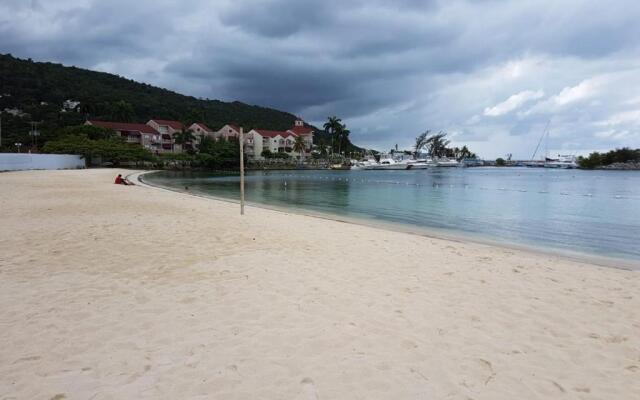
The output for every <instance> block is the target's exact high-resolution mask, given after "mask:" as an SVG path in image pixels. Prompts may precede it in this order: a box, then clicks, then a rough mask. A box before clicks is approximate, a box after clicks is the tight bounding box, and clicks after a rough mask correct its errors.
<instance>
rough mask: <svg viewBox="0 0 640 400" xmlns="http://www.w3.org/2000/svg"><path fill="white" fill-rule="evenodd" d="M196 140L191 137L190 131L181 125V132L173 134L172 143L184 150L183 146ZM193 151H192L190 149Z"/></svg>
mask: <svg viewBox="0 0 640 400" xmlns="http://www.w3.org/2000/svg"><path fill="white" fill-rule="evenodd" d="M194 140H196V137H195V136H194V135H193V132H191V130H190V129H187V128H186V126H185V125H182V130H181V131H180V132H176V133H174V134H173V141H174V142H175V143H176V144H179V145H181V146H182V148H183V149H184V145H185V144H187V143H191V142H193V141H194ZM190 151H193V149H190Z"/></svg>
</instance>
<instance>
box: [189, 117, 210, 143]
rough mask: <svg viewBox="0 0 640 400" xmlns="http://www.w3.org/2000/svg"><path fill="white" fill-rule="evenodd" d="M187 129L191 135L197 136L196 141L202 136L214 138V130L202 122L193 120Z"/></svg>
mask: <svg viewBox="0 0 640 400" xmlns="http://www.w3.org/2000/svg"><path fill="white" fill-rule="evenodd" d="M189 130H190V131H191V132H192V133H193V135H194V136H195V137H196V138H198V142H200V141H201V140H202V138H203V137H205V136H208V137H210V138H215V134H216V132H214V131H213V130H211V129H209V127H208V126H206V125H205V124H203V123H202V122H195V123H193V124H191V126H190V127H189Z"/></svg>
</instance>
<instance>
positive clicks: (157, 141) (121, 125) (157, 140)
mask: <svg viewBox="0 0 640 400" xmlns="http://www.w3.org/2000/svg"><path fill="white" fill-rule="evenodd" d="M85 125H92V126H97V127H100V128H105V129H111V130H113V131H115V132H116V133H117V134H118V135H119V136H120V137H123V138H125V140H126V142H127V143H136V144H139V145H141V146H142V147H144V148H145V149H147V150H149V151H151V152H153V153H160V152H162V146H161V144H162V141H161V135H160V132H158V131H157V130H156V129H154V128H153V127H151V126H149V125H146V124H134V123H129V122H109V121H96V120H92V121H87V122H85Z"/></svg>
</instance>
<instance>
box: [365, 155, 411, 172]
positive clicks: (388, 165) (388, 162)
mask: <svg viewBox="0 0 640 400" xmlns="http://www.w3.org/2000/svg"><path fill="white" fill-rule="evenodd" d="M408 167H409V165H408V164H407V163H406V162H402V161H396V160H394V159H393V158H390V157H389V158H383V159H381V160H380V162H379V163H377V164H375V165H368V166H366V167H364V169H366V170H376V171H378V170H404V169H408Z"/></svg>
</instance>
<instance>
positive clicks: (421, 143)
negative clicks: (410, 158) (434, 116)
mask: <svg viewBox="0 0 640 400" xmlns="http://www.w3.org/2000/svg"><path fill="white" fill-rule="evenodd" d="M430 133H431V130H429V129H427V130H426V131H424V132H423V133H421V134H420V135H418V137H417V138H416V144H415V149H416V152H415V157H418V153H419V152H420V150H422V149H423V148H424V147H425V146H426V145H427V141H428V140H429V134H430Z"/></svg>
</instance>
